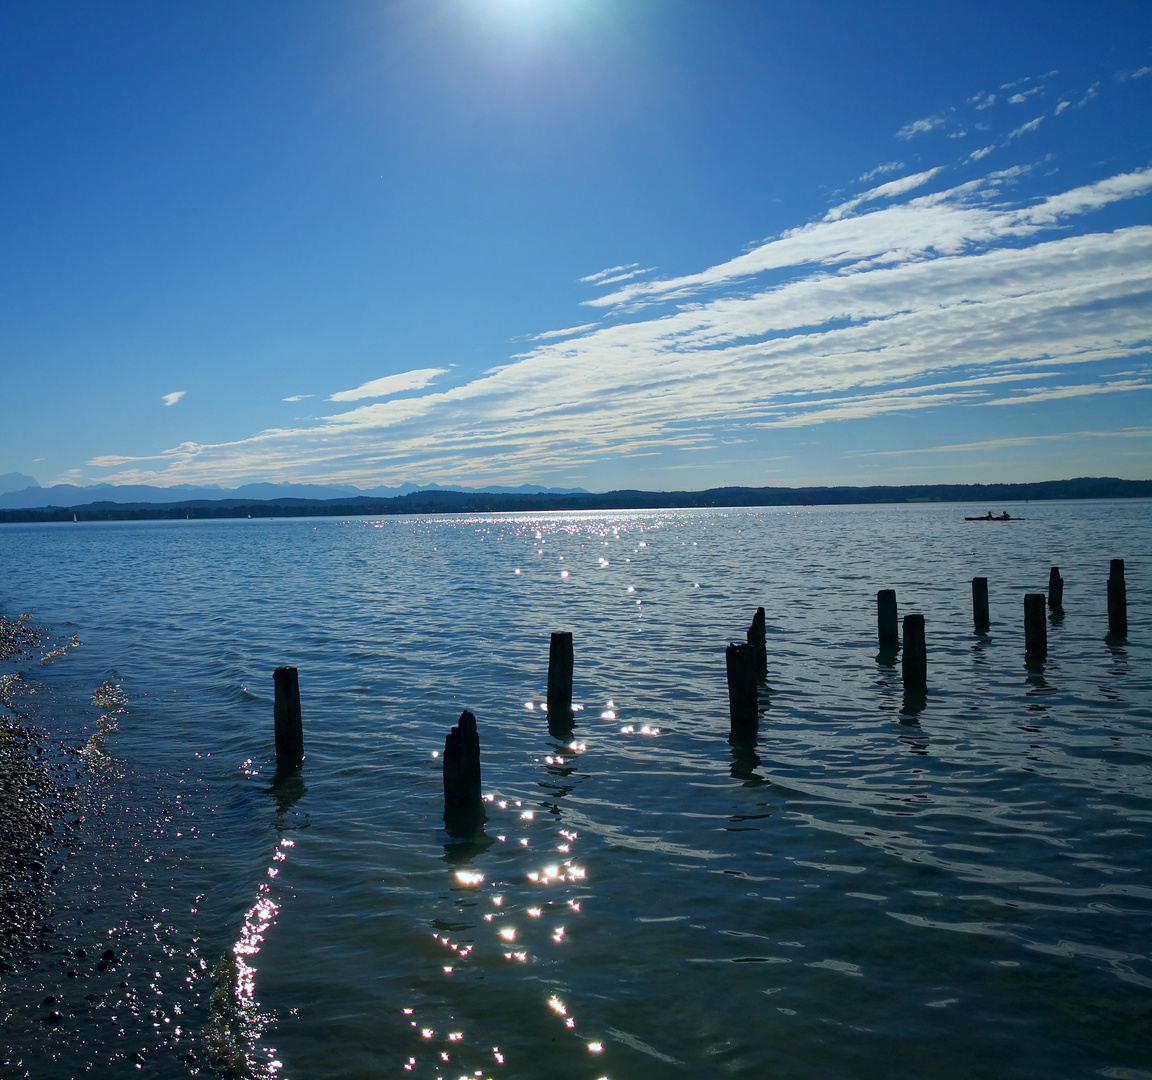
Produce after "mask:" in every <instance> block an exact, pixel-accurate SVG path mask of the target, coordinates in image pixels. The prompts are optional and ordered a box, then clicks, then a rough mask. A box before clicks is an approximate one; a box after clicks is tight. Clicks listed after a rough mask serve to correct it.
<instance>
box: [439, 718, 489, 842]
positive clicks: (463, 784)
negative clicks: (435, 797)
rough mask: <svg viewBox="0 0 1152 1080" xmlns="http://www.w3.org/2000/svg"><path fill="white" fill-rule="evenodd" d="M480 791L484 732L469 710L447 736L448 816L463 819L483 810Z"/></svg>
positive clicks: (445, 785)
mask: <svg viewBox="0 0 1152 1080" xmlns="http://www.w3.org/2000/svg"><path fill="white" fill-rule="evenodd" d="M483 805H484V803H483V796H482V795H481V794H480V735H479V734H478V732H477V731H476V717H475V716H473V715H472V713H470V712H469V711H468V710H467V709H465V710H464V711H463V712H462V713H461V714H460V720H459V721H458V722H457V724H456V726H455V727H454V728H453V729H452V730H451V731H450V732H448V735H447V737H446V738H445V739H444V819H445V821H450V820H451V821H461V820H463V819H467V818H468V817H470V816H478V815H479V814H480V812H481V811H482V809H483Z"/></svg>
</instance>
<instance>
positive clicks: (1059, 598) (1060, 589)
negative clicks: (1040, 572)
mask: <svg viewBox="0 0 1152 1080" xmlns="http://www.w3.org/2000/svg"><path fill="white" fill-rule="evenodd" d="M1048 610H1049V611H1055V612H1062V611H1063V610H1064V579H1063V578H1062V577H1061V576H1060V567H1058V566H1054V567H1052V569H1051V570H1050V571H1048Z"/></svg>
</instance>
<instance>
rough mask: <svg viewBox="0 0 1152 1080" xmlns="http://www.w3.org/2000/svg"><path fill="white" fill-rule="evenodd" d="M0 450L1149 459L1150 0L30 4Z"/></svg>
mask: <svg viewBox="0 0 1152 1080" xmlns="http://www.w3.org/2000/svg"><path fill="white" fill-rule="evenodd" d="M0 50H2V60H3V63H2V64H0V94H2V97H3V108H2V109H0V138H2V140H3V146H4V153H3V155H0V380H2V385H3V389H4V395H3V411H4V423H3V425H2V426H0V473H4V472H9V471H19V472H23V473H28V474H31V475H33V476H35V477H36V478H37V479H38V480H39V481H40V482H41V483H44V484H49V483H55V482H60V481H69V482H73V483H85V484H87V483H94V482H101V481H110V482H113V483H151V484H158V485H171V484H178V483H218V484H221V485H224V486H235V485H237V484H240V483H244V482H248V481H254V480H272V481H293V482H342V483H352V484H356V485H359V486H363V487H368V486H374V485H379V484H389V485H395V484H400V483H403V482H405V481H411V482H415V483H433V482H434V483H441V484H451V483H460V484H466V485H470V486H480V485H483V484H487V483H493V484H519V483H541V484H553V485H557V486H566V487H572V486H580V487H586V488H589V489H592V490H604V489H608V488H616V487H643V488H656V489H674V488H690V489H695V488H703V487H709V486H714V485H718V484H750V485H761V484H769V485H796V484H819V483H850V484H862V483H919V482H985V481H1000V480H1006V481H1010V480H1036V479H1055V478H1060V477H1071V476H1083V475H1119V476H1125V477H1133V478H1148V477H1149V476H1152V468H1150V463H1152V423H1150V417H1152V411H1150V406H1152V394H1150V393H1149V391H1150V390H1152V8H1149V6H1148V5H1147V4H1146V3H1123V2H1116V3H1109V4H1106V5H1099V6H1093V7H1090V6H1088V5H1084V4H1062V3H1058V2H1044V3H1035V4H1024V3H1010V2H1009V3H987V4H975V3H960V4H955V5H948V6H945V5H925V4H922V3H883V4H881V3H866V2H864V3H853V4H847V3H810V2H809V3H767V2H762V3H739V2H730V3H713V2H704V0H697V2H689V0H650V2H649V0H617V2H614V3H609V2H606V0H419V2H415V0H413V2H400V3H389V2H385V0H377V2H375V3H361V2H339V0H334V2H331V3H325V4H315V3H311V2H308V3H303V2H301V3H293V2H287V3H285V2H277V3H244V4H234V3H228V4H225V3H214V2H205V3H199V4H175V3H154V4H142V3H134V4H122V5H117V4H113V3H105V4H99V5H91V4H84V3H69V2H62V3H54V4H9V5H5V6H4V7H2V8H0Z"/></svg>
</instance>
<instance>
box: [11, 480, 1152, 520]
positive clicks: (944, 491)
mask: <svg viewBox="0 0 1152 1080" xmlns="http://www.w3.org/2000/svg"><path fill="white" fill-rule="evenodd" d="M1141 498H1152V480H1120V479H1117V478H1115V477H1084V478H1079V479H1075V480H1045V481H1041V482H1039V483H1034V484H910V485H903V486H874V487H803V488H785V487H758V488H754V487H720V488H709V489H708V490H706V491H637V490H625V491H608V492H603V493H600V494H596V493H579V494H577V493H569V494H554V493H548V492H541V493H531V494H530V493H508V492H483V491H480V492H464V491H452V490H448V489H434V490H424V491H413V492H409V493H408V494H405V495H398V496H395V497H392V498H373V497H370V496H361V497H359V498H336V499H299V498H273V499H258V500H252V499H215V500H212V499H193V500H188V501H186V502H174V503H112V502H97V503H88V504H86V505H82V506H46V507H38V508H28V509H14V510H0V523H18V522H51V521H72V520H73V518H75V520H77V521H165V520H174V519H180V518H189V519H191V518H196V519H198V520H199V519H211V518H247V517H252V518H292V517H379V516H396V515H409V514H469V513H472V514H475V513H480V514H493V513H517V512H520V513H524V512H529V513H531V512H541V511H548V510H569V511H571V510H653V509H670V510H687V509H707V508H710V507H721V506H732V507H744V506H848V505H862V504H863V505H867V504H876V503H915V502H942V503H944V502H948V503H960V502H971V503H989V504H991V503H1000V502H1026V501H1037V502H1038V501H1047V500H1070V499H1141Z"/></svg>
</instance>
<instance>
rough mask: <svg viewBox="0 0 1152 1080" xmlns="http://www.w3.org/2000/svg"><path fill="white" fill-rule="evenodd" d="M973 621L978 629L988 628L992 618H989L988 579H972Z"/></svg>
mask: <svg viewBox="0 0 1152 1080" xmlns="http://www.w3.org/2000/svg"><path fill="white" fill-rule="evenodd" d="M972 622H973V624H974V625H975V627H976V629H977V630H979V631H984V630H987V629H988V626H989V624H990V622H991V620H990V619H989V618H988V579H987V578H986V577H974V578H973V579H972Z"/></svg>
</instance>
